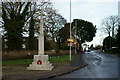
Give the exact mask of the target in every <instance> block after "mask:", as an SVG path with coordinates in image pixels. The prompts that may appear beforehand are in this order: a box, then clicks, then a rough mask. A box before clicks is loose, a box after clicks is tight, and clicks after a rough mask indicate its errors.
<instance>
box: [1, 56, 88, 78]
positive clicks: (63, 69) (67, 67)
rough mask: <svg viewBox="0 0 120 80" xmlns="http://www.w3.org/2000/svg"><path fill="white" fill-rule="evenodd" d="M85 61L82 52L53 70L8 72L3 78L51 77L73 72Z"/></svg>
mask: <svg viewBox="0 0 120 80" xmlns="http://www.w3.org/2000/svg"><path fill="white" fill-rule="evenodd" d="M86 65H87V64H86V63H85V61H84V59H83V57H82V54H77V55H76V57H75V59H74V60H73V61H72V62H67V63H65V62H63V63H58V64H56V65H54V66H55V67H54V69H53V70H52V71H35V72H32V73H27V74H26V73H24V72H23V73H16V74H6V75H3V76H2V80H41V79H51V78H54V77H57V76H60V75H64V74H67V73H71V72H73V71H75V70H78V69H80V68H83V67H85V66H86Z"/></svg>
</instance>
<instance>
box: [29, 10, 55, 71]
mask: <svg viewBox="0 0 120 80" xmlns="http://www.w3.org/2000/svg"><path fill="white" fill-rule="evenodd" d="M53 67H54V66H52V64H51V63H50V62H49V61H48V55H44V34H43V13H42V11H41V16H40V33H39V39H38V55H34V60H33V62H32V64H30V65H29V67H27V69H28V70H52V69H53Z"/></svg>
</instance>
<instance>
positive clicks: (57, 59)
mask: <svg viewBox="0 0 120 80" xmlns="http://www.w3.org/2000/svg"><path fill="white" fill-rule="evenodd" d="M74 58H75V55H72V56H71V59H72V60H73V59H74ZM49 61H50V62H69V55H64V56H55V57H49ZM32 62H33V59H20V60H3V61H2V66H11V65H29V64H31V63H32Z"/></svg>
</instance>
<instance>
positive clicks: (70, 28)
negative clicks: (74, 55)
mask: <svg viewBox="0 0 120 80" xmlns="http://www.w3.org/2000/svg"><path fill="white" fill-rule="evenodd" d="M70 39H71V0H70ZM70 61H71V42H70Z"/></svg>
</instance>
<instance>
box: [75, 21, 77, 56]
mask: <svg viewBox="0 0 120 80" xmlns="http://www.w3.org/2000/svg"><path fill="white" fill-rule="evenodd" d="M75 27H76V29H75V42H77V20H76V21H75ZM76 45H77V43H75V54H77V46H76Z"/></svg>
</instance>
